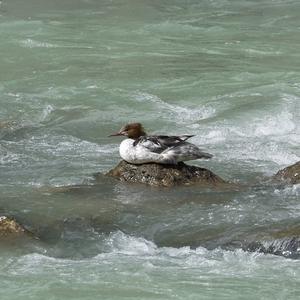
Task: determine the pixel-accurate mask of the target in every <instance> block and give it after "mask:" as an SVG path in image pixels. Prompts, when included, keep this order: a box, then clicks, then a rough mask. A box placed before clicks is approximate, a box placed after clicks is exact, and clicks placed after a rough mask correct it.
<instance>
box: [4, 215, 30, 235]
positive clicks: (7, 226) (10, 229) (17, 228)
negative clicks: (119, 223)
mask: <svg viewBox="0 0 300 300" xmlns="http://www.w3.org/2000/svg"><path fill="white" fill-rule="evenodd" d="M25 232H26V230H25V229H24V228H23V227H22V226H21V225H19V224H18V223H17V222H16V221H15V220H13V219H10V218H8V217H6V216H0V237H3V236H9V235H16V234H17V235H19V234H23V233H25Z"/></svg>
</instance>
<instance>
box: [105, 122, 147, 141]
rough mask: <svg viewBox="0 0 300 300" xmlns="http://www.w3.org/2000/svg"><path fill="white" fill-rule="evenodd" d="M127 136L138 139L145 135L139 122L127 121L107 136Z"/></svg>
mask: <svg viewBox="0 0 300 300" xmlns="http://www.w3.org/2000/svg"><path fill="white" fill-rule="evenodd" d="M119 135H123V136H127V137H129V138H131V139H138V138H139V137H140V136H144V135H146V133H145V131H144V128H143V126H142V124H141V123H129V124H126V125H124V126H123V127H122V128H121V129H120V130H119V132H117V133H114V134H111V135H109V136H119Z"/></svg>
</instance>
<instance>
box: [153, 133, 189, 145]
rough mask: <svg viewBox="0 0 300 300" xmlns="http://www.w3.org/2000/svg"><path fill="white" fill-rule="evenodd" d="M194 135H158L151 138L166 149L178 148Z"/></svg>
mask: <svg viewBox="0 0 300 300" xmlns="http://www.w3.org/2000/svg"><path fill="white" fill-rule="evenodd" d="M192 136H193V135H179V136H176V135H173V136H168V135H157V136H152V137H150V139H151V140H153V142H154V143H158V144H160V145H162V146H163V147H165V148H168V147H173V146H178V145H179V144H181V143H183V142H185V141H186V140H187V139H189V138H191V137H192Z"/></svg>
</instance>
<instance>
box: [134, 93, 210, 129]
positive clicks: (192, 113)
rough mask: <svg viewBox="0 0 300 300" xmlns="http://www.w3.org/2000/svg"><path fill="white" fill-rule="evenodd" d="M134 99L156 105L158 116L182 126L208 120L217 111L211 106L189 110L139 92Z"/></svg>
mask: <svg viewBox="0 0 300 300" xmlns="http://www.w3.org/2000/svg"><path fill="white" fill-rule="evenodd" d="M134 98H135V99H136V100H137V101H139V102H148V103H151V104H153V105H154V109H155V110H156V114H159V115H160V116H161V117H162V118H165V119H167V120H176V122H179V123H182V124H190V123H194V122H196V121H200V120H204V119H208V118H210V117H212V116H214V114H215V109H214V108H213V107H211V106H205V105H203V106H202V107H201V108H200V109H199V108H196V107H193V108H187V107H183V106H180V105H174V104H169V103H167V102H164V101H163V100H161V99H160V98H159V97H158V96H156V95H151V94H148V93H141V92H138V93H136V94H135V95H134Z"/></svg>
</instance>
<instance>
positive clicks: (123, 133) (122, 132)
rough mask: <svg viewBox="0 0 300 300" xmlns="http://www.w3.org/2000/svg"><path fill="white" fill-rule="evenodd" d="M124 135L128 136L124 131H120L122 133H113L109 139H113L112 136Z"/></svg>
mask: <svg viewBox="0 0 300 300" xmlns="http://www.w3.org/2000/svg"><path fill="white" fill-rule="evenodd" d="M122 135H126V133H125V132H124V131H120V132H117V133H113V134H111V135H109V136H108V137H111V136H122Z"/></svg>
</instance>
